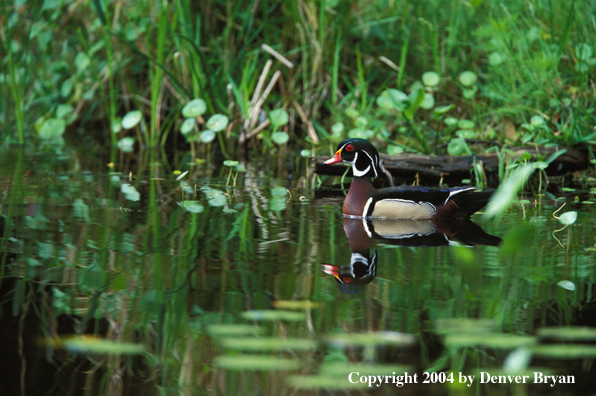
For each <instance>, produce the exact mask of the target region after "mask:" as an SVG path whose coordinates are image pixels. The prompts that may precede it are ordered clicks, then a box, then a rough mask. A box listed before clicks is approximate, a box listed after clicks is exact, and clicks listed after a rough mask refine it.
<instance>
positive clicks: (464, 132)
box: [455, 129, 476, 139]
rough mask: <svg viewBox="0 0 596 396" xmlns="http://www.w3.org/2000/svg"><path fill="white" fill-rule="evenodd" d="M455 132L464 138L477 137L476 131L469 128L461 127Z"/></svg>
mask: <svg viewBox="0 0 596 396" xmlns="http://www.w3.org/2000/svg"><path fill="white" fill-rule="evenodd" d="M455 134H456V135H457V136H459V137H461V138H463V139H475V138H476V132H474V131H471V130H469V129H460V130H458V131H456V132H455Z"/></svg>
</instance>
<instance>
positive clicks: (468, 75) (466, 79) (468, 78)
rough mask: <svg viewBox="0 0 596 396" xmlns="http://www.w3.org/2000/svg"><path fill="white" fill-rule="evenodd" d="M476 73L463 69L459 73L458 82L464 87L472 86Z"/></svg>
mask: <svg viewBox="0 0 596 396" xmlns="http://www.w3.org/2000/svg"><path fill="white" fill-rule="evenodd" d="M476 78H477V77H476V74H475V73H473V72H471V71H465V72H463V73H462V74H460V75H459V82H460V83H461V84H462V85H463V86H464V87H469V86H472V85H474V84H475V83H476Z"/></svg>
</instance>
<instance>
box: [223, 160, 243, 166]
mask: <svg viewBox="0 0 596 396" xmlns="http://www.w3.org/2000/svg"><path fill="white" fill-rule="evenodd" d="M223 164H224V165H225V166H236V165H238V164H240V162H238V161H233V160H225V161H224V163H223Z"/></svg>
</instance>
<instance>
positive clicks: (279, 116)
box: [269, 109, 290, 129]
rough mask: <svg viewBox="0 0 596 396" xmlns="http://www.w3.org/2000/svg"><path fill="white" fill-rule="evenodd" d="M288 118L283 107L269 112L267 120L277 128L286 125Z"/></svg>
mask: <svg viewBox="0 0 596 396" xmlns="http://www.w3.org/2000/svg"><path fill="white" fill-rule="evenodd" d="M289 120H290V117H289V115H288V112H287V111H285V110H284V109H276V110H273V111H271V112H270V113H269V121H271V124H272V125H273V128H275V129H277V128H279V127H280V126H284V125H286V124H287V123H288V122H289Z"/></svg>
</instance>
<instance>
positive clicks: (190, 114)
mask: <svg viewBox="0 0 596 396" xmlns="http://www.w3.org/2000/svg"><path fill="white" fill-rule="evenodd" d="M206 111H207V103H205V101H204V100H203V99H193V100H191V101H190V102H188V103H187V104H186V105H185V106H184V107H183V108H182V115H183V116H184V117H186V118H194V117H198V116H200V115H202V114H204V113H205V112H206Z"/></svg>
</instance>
